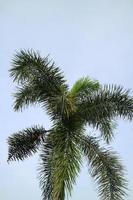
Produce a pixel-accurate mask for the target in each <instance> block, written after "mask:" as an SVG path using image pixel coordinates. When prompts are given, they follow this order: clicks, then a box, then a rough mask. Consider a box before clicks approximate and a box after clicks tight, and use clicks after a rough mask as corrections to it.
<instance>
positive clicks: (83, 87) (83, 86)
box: [71, 77, 100, 95]
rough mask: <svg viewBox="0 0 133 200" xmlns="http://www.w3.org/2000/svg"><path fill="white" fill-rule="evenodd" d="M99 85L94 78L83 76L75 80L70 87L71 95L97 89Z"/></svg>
mask: <svg viewBox="0 0 133 200" xmlns="http://www.w3.org/2000/svg"><path fill="white" fill-rule="evenodd" d="M99 87H100V85H99V82H98V81H96V80H91V79H90V78H89V77H83V78H81V79H79V80H78V81H76V83H75V84H74V85H73V87H72V89H71V93H72V94H73V95H79V94H80V93H82V94H84V93H90V92H92V91H96V90H98V89H99Z"/></svg>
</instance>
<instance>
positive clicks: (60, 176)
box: [40, 125, 81, 200]
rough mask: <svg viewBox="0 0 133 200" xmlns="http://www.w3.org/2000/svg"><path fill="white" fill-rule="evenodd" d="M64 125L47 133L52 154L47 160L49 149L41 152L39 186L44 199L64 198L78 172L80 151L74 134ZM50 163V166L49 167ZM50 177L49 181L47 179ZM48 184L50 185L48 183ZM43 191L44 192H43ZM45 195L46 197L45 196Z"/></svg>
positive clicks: (60, 199) (56, 199)
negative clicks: (51, 146)
mask: <svg viewBox="0 0 133 200" xmlns="http://www.w3.org/2000/svg"><path fill="white" fill-rule="evenodd" d="M67 131H68V130H66V128H65V127H63V126H62V125H61V126H60V125H58V127H56V128H54V130H53V133H52V134H51V135H49V137H50V140H51V141H53V142H50V144H51V143H52V144H53V149H52V156H51V160H50V162H49V151H47V148H46V149H45V144H44V150H43V153H42V154H41V155H42V156H41V157H42V160H43V162H42V165H41V168H40V169H42V170H40V171H41V174H42V178H41V188H42V190H43V195H44V199H45V198H46V199H50V193H51V188H50V186H51V187H52V193H51V195H52V196H51V199H54V200H64V199H65V197H66V195H68V194H69V195H71V191H72V188H73V184H75V181H76V176H77V174H78V173H79V170H80V165H81V152H80V150H79V149H78V148H77V146H76V143H75V139H74V136H72V133H71V134H70V133H69V132H67ZM49 165H50V167H49ZM49 169H51V170H50V171H49ZM49 178H50V181H49ZM49 184H50V185H49ZM44 193H45V194H44ZM45 195H46V196H47V197H46V196H45Z"/></svg>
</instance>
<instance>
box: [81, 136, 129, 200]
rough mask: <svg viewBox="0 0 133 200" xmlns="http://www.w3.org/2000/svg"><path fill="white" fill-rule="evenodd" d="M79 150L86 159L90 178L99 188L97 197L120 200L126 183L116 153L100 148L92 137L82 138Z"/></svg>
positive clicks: (123, 194) (105, 199)
mask: <svg viewBox="0 0 133 200" xmlns="http://www.w3.org/2000/svg"><path fill="white" fill-rule="evenodd" d="M81 149H82V150H83V152H84V154H85V156H86V157H87V158H88V163H89V169H90V173H91V175H92V177H93V178H94V180H95V181H96V182H97V184H98V186H99V190H98V192H99V195H100V196H101V199H104V200H122V199H123V197H124V196H125V189H126V186H127V182H126V180H125V179H124V172H123V167H122V165H121V163H120V161H119V159H118V158H117V156H116V153H114V152H111V151H109V150H106V149H104V148H100V147H99V144H98V142H97V140H96V139H95V138H93V137H89V136H88V137H85V136H84V137H83V138H82V140H81Z"/></svg>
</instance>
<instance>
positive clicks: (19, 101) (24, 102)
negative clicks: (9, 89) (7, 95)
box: [14, 85, 40, 111]
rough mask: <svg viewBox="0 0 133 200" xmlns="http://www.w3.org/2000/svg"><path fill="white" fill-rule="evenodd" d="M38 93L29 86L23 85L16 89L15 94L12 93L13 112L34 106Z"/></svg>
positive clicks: (37, 99)
mask: <svg viewBox="0 0 133 200" xmlns="http://www.w3.org/2000/svg"><path fill="white" fill-rule="evenodd" d="M39 97H40V95H39V91H38V90H35V88H34V87H33V86H31V85H23V86H21V87H17V92H16V93H14V110H15V111H19V110H22V108H25V107H28V106H29V105H30V104H35V103H37V102H38V101H39Z"/></svg>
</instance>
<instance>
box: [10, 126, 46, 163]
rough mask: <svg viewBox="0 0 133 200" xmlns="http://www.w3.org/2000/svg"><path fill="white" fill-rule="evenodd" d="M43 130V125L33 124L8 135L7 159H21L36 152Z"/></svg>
mask: <svg viewBox="0 0 133 200" xmlns="http://www.w3.org/2000/svg"><path fill="white" fill-rule="evenodd" d="M45 132H46V131H45V129H44V128H43V127H37V126H34V127H32V128H27V129H25V130H23V131H19V132H18V133H15V134H13V135H12V136H10V137H9V138H8V145H9V151H8V161H12V160H23V159H24V158H27V157H29V156H31V155H32V154H33V153H36V151H37V150H38V147H39V145H40V143H41V141H42V140H43V137H44V136H45V135H44V134H45Z"/></svg>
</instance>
